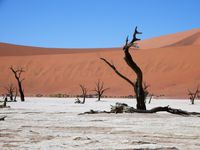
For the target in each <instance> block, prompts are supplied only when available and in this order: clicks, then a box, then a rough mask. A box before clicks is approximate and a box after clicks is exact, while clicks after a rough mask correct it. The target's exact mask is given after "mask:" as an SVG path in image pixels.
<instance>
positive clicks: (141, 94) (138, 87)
mask: <svg viewBox="0 0 200 150" xmlns="http://www.w3.org/2000/svg"><path fill="white" fill-rule="evenodd" d="M137 34H142V33H141V32H138V31H137V27H136V28H135V32H134V33H133V38H132V40H131V41H130V42H129V40H128V36H127V38H126V43H125V45H124V47H123V51H124V60H125V62H126V63H127V65H128V66H129V67H130V68H131V69H132V70H133V72H134V73H135V74H136V76H137V77H136V81H131V80H130V79H128V78H127V77H125V76H124V75H123V74H121V73H120V72H119V71H118V70H117V69H116V67H115V66H114V65H113V64H111V63H110V62H108V61H107V60H106V59H105V58H101V60H103V61H104V62H105V63H106V64H107V65H108V66H110V67H111V68H112V69H113V70H114V71H115V73H116V74H117V75H118V76H120V77H121V78H122V79H124V80H125V81H127V82H128V83H129V84H130V85H131V86H132V87H133V89H134V91H135V94H136V100H137V104H136V108H137V109H139V110H146V105H145V99H146V94H145V91H144V88H143V73H142V70H141V69H140V67H139V66H138V65H137V64H136V63H135V62H134V61H133V59H132V56H131V54H130V53H129V49H130V48H131V47H136V43H135V42H136V41H138V40H140V39H138V38H137V37H136V35H137Z"/></svg>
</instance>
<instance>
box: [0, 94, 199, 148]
mask: <svg viewBox="0 0 200 150" xmlns="http://www.w3.org/2000/svg"><path fill="white" fill-rule="evenodd" d="M74 99H75V98H26V102H15V103H14V102H13V103H8V105H9V106H11V108H4V109H0V116H4V115H6V116H7V118H6V119H5V121H0V149H1V150H7V149H11V150H12V149H13V150H18V149H20V150H25V149H42V150H44V149H48V150H49V149H52V150H59V149H70V150H74V149H92V150H94V149H109V150H110V149H143V148H144V149H145V148H147V149H148V148H149V149H159V148H160V149H170V150H172V149H181V150H184V149H185V150H186V149H187V150H188V149H191V150H197V149H200V143H199V141H200V117H184V116H179V115H173V114H169V113H165V112H162V113H156V114H93V115H78V114H79V113H82V112H84V111H89V110H90V109H94V110H109V109H110V105H114V104H115V103H116V102H124V103H127V104H129V105H132V106H135V101H134V100H133V99H102V101H100V102H97V101H96V99H86V103H85V104H74ZM166 105H170V106H171V107H173V108H181V109H185V110H188V111H198V112H200V101H196V102H195V104H194V105H191V104H190V102H189V100H167V99H163V100H158V99H152V102H151V104H147V108H148V109H149V108H152V107H155V106H166Z"/></svg>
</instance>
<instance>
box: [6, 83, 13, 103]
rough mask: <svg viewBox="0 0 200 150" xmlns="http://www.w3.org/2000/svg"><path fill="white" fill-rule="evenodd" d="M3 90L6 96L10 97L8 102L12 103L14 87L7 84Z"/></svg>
mask: <svg viewBox="0 0 200 150" xmlns="http://www.w3.org/2000/svg"><path fill="white" fill-rule="evenodd" d="M5 90H6V92H7V95H8V96H9V97H10V100H11V101H13V97H14V91H15V87H14V85H13V84H12V83H11V84H9V85H8V86H6V87H5Z"/></svg>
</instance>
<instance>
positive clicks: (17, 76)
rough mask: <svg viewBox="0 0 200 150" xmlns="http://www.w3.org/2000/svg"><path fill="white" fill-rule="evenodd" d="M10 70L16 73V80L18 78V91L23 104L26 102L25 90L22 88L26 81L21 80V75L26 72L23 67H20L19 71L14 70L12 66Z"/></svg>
mask: <svg viewBox="0 0 200 150" xmlns="http://www.w3.org/2000/svg"><path fill="white" fill-rule="evenodd" d="M10 70H11V71H12V72H13V73H14V75H15V78H16V80H17V83H18V89H19V94H20V98H21V101H22V102H23V101H25V97H24V90H23V88H22V81H24V78H23V79H21V74H22V73H23V72H25V71H24V69H23V68H21V67H20V68H19V69H14V68H13V67H12V66H11V67H10Z"/></svg>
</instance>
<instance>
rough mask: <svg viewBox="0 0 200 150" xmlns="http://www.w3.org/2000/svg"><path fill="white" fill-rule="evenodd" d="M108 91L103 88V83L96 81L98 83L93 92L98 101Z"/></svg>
mask: <svg viewBox="0 0 200 150" xmlns="http://www.w3.org/2000/svg"><path fill="white" fill-rule="evenodd" d="M108 89H109V88H104V82H103V81H102V82H101V81H100V80H98V82H97V83H96V87H95V89H94V91H95V92H96V95H97V97H98V101H100V100H101V97H102V95H103V93H104V92H105V91H106V90H108Z"/></svg>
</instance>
